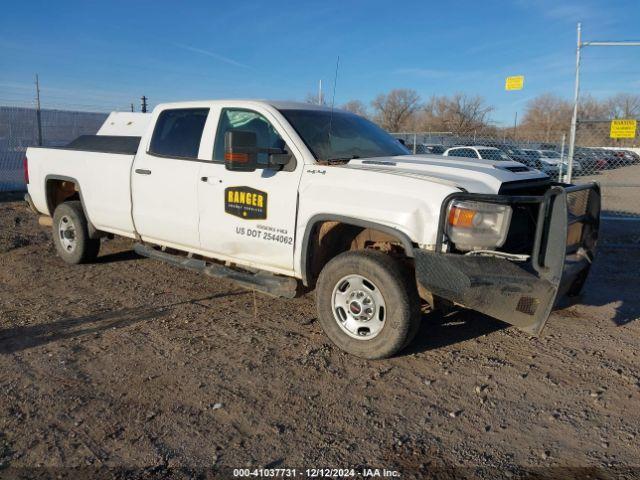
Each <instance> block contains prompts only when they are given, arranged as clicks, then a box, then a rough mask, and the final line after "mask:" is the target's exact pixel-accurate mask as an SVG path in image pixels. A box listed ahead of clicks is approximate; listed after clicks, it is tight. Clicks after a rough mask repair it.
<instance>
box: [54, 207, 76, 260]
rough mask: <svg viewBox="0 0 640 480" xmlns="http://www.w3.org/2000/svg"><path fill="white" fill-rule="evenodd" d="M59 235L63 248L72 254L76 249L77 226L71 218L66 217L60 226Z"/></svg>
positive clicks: (62, 219) (61, 219)
mask: <svg viewBox="0 0 640 480" xmlns="http://www.w3.org/2000/svg"><path fill="white" fill-rule="evenodd" d="M58 235H59V236H60V244H61V245H62V248H63V249H64V250H65V251H67V252H69V253H71V252H73V251H74V250H75V249H76V244H77V241H76V225H75V223H73V220H71V218H70V217H68V216H66V215H64V216H63V217H62V218H60V223H59V224H58Z"/></svg>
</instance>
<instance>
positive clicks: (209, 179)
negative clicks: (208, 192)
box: [200, 177, 222, 185]
mask: <svg viewBox="0 0 640 480" xmlns="http://www.w3.org/2000/svg"><path fill="white" fill-rule="evenodd" d="M200 181H201V182H204V183H209V184H211V185H213V184H216V183H222V180H220V179H219V178H213V177H200Z"/></svg>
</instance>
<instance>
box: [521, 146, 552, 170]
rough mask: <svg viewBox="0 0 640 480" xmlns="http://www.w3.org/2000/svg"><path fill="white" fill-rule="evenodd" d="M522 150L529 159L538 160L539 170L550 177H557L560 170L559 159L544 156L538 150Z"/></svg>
mask: <svg viewBox="0 0 640 480" xmlns="http://www.w3.org/2000/svg"><path fill="white" fill-rule="evenodd" d="M522 152H523V153H524V154H525V155H527V157H529V159H531V160H534V161H537V162H539V164H540V167H541V168H539V170H540V171H542V172H544V173H546V174H547V175H549V176H550V177H557V176H558V173H559V171H560V159H559V158H558V159H557V160H556V159H552V158H546V157H545V156H543V155H542V153H540V151H539V150H530V149H522Z"/></svg>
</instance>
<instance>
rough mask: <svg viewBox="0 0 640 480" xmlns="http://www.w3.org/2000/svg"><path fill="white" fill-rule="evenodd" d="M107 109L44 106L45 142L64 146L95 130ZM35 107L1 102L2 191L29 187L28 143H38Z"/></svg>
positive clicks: (29, 145) (0, 181)
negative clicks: (26, 169) (25, 171)
mask: <svg viewBox="0 0 640 480" xmlns="http://www.w3.org/2000/svg"><path fill="white" fill-rule="evenodd" d="M106 118H107V114H106V113H93V112H78V111H66V110H41V128H42V145H43V146H47V147H56V146H62V145H66V144H67V143H69V142H70V141H71V140H73V139H75V138H76V137H78V136H80V135H92V134H95V133H96V132H97V131H98V129H99V128H100V126H101V125H102V123H103V122H104V121H105V119H106ZM38 136H39V133H38V122H37V115H36V109H35V108H23V107H1V106H0V192H10V191H23V190H25V189H26V185H25V183H24V174H23V170H22V162H23V159H24V155H25V152H26V150H27V147H31V146H35V145H38Z"/></svg>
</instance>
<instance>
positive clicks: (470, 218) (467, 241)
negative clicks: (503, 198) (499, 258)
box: [446, 200, 511, 251]
mask: <svg viewBox="0 0 640 480" xmlns="http://www.w3.org/2000/svg"><path fill="white" fill-rule="evenodd" d="M510 221H511V207H510V206H508V205H500V204H497V203H484V202H470V201H462V200H454V201H452V202H451V204H450V205H449V210H448V212H447V224H446V233H447V236H448V237H449V239H450V240H451V241H452V242H453V243H455V244H456V248H457V249H458V250H464V251H468V250H479V249H485V248H495V247H501V246H502V245H503V244H504V242H505V240H506V239H507V232H508V231H509V222H510Z"/></svg>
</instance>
